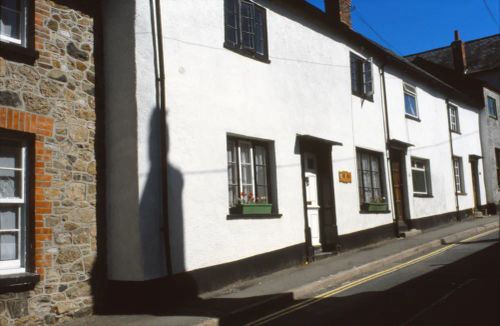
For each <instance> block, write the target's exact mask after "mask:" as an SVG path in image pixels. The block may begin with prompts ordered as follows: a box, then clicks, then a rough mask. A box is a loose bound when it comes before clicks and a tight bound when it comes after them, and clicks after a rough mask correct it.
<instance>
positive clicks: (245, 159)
mask: <svg viewBox="0 0 500 326" xmlns="http://www.w3.org/2000/svg"><path fill="white" fill-rule="evenodd" d="M250 148H251V146H250V144H248V143H244V142H240V152H241V154H240V155H241V157H240V160H241V163H242V164H250V163H252V161H251V159H250Z"/></svg>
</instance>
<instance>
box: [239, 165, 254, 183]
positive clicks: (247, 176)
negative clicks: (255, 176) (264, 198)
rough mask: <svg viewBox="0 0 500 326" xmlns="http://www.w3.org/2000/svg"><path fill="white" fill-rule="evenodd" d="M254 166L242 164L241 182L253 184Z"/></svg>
mask: <svg viewBox="0 0 500 326" xmlns="http://www.w3.org/2000/svg"><path fill="white" fill-rule="evenodd" d="M252 181H253V180H252V166H251V165H242V166H241V183H242V184H245V185H252V184H253V182H252Z"/></svg>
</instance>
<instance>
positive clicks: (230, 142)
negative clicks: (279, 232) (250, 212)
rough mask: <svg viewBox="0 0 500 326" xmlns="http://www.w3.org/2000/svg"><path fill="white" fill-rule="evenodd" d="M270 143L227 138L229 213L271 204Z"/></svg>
mask: <svg viewBox="0 0 500 326" xmlns="http://www.w3.org/2000/svg"><path fill="white" fill-rule="evenodd" d="M270 172H271V171H270V163H269V144H268V143H266V142H262V141H254V140H248V139H239V138H233V137H229V138H228V139H227V175H228V186H229V211H230V213H238V208H239V206H241V204H254V203H255V204H271V203H272V201H271V190H272V187H271V186H272V185H271V178H270Z"/></svg>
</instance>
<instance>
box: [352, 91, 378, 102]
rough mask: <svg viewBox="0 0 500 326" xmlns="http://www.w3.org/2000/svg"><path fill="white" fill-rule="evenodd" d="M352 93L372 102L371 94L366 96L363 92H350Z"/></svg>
mask: <svg viewBox="0 0 500 326" xmlns="http://www.w3.org/2000/svg"><path fill="white" fill-rule="evenodd" d="M352 95H354V96H356V97H359V98H361V99H362V100H367V101H370V102H373V96H366V95H364V94H359V93H352Z"/></svg>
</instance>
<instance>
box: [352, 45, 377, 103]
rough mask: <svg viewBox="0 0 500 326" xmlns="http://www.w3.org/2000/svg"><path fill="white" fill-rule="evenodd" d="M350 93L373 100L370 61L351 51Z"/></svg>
mask: <svg viewBox="0 0 500 326" xmlns="http://www.w3.org/2000/svg"><path fill="white" fill-rule="evenodd" d="M351 87H352V94H354V95H356V96H359V97H362V98H365V99H368V100H370V101H372V100H373V76H372V63H371V61H369V60H364V59H362V58H360V57H358V56H357V55H355V54H353V53H351Z"/></svg>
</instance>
